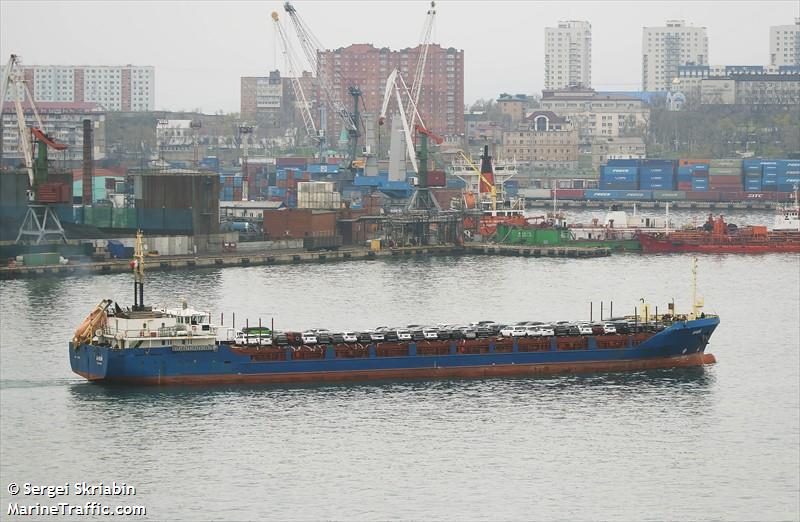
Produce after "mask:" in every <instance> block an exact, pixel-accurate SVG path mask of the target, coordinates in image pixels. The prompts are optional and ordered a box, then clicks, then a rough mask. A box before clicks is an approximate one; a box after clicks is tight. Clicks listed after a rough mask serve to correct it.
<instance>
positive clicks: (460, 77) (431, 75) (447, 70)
mask: <svg viewBox="0 0 800 522" xmlns="http://www.w3.org/2000/svg"><path fill="white" fill-rule="evenodd" d="M420 51H421V46H417V47H414V48H406V49H402V50H400V51H392V50H390V49H388V48H386V47H384V48H380V49H379V48H376V47H374V46H373V45H372V44H353V45H350V46H348V47H342V48H339V49H335V50H332V51H330V50H329V51H324V52H321V53H320V55H319V68H320V71H319V74H323V75H325V77H326V78H328V79H329V81H330V84H331V86H332V87H333V89H335V90H336V91H337V93H338V96H339V97H340V99H341V100H342V102H343V103H344V105H345V106H346V107H347V108H348V110H350V111H353V99H352V97H351V96H350V94H349V93H348V88H349V87H351V86H355V87H358V88H359V89H360V90H361V95H362V99H363V107H361V108H360V111H361V112H369V113H371V114H373V115H375V117H377V115H378V113H379V112H380V109H381V104H382V102H383V93H384V87H385V85H386V79H387V77H388V76H389V73H390V72H391V71H392V69H394V68H397V69H398V70H399V71H400V73H401V74H402V75H403V78H404V79H405V80H406V82H407V83H408V87H409V89H410V88H411V82H412V81H413V76H414V71H415V70H416V66H417V58H418V57H419V53H420ZM418 110H419V113H420V115H421V116H422V118H423V121H424V122H425V126H426V127H427V128H428V129H430V130H431V131H433V132H435V133H437V134H440V135H442V136H459V135H463V134H464V51H463V50H457V49H454V48H452V47H449V48H444V47H441V46H439V45H437V44H431V45H430V46H429V47H428V57H427V60H426V65H425V74H424V78H423V84H422V91H421V94H420V99H419V107H418ZM327 120H328V127H327V134H328V136H329V137H330V138H332V139H336V138H337V137H338V136H339V135H340V133H341V130H342V122H341V120H340V119H339V118H337V117H336V115H335V114H333V113H332V112H331V111H330V110H329V111H328V113H327Z"/></svg>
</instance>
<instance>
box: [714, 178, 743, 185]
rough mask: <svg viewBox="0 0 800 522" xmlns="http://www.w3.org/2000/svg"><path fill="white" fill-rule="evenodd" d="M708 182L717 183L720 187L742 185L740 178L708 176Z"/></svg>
mask: <svg viewBox="0 0 800 522" xmlns="http://www.w3.org/2000/svg"><path fill="white" fill-rule="evenodd" d="M708 181H709V182H710V183H718V184H720V185H741V184H742V177H741V176H709V177H708Z"/></svg>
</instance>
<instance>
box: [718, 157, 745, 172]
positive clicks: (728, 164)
mask: <svg viewBox="0 0 800 522" xmlns="http://www.w3.org/2000/svg"><path fill="white" fill-rule="evenodd" d="M714 167H724V168H737V169H740V170H741V168H742V160H740V159H735V158H731V159H712V160H711V165H710V168H711V169H714Z"/></svg>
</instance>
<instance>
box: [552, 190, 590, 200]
mask: <svg viewBox="0 0 800 522" xmlns="http://www.w3.org/2000/svg"><path fill="white" fill-rule="evenodd" d="M554 192H555V197H556V198H557V199H571V200H581V199H584V195H585V191H584V190H582V189H557V190H551V191H550V196H549V197H551V198H552V197H554V196H553V193H554Z"/></svg>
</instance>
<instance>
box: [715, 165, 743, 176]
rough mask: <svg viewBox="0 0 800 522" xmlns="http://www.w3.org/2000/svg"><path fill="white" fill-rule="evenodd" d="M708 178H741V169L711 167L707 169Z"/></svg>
mask: <svg viewBox="0 0 800 522" xmlns="http://www.w3.org/2000/svg"><path fill="white" fill-rule="evenodd" d="M708 175H709V176H741V175H742V168H741V167H711V168H710V169H708Z"/></svg>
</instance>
